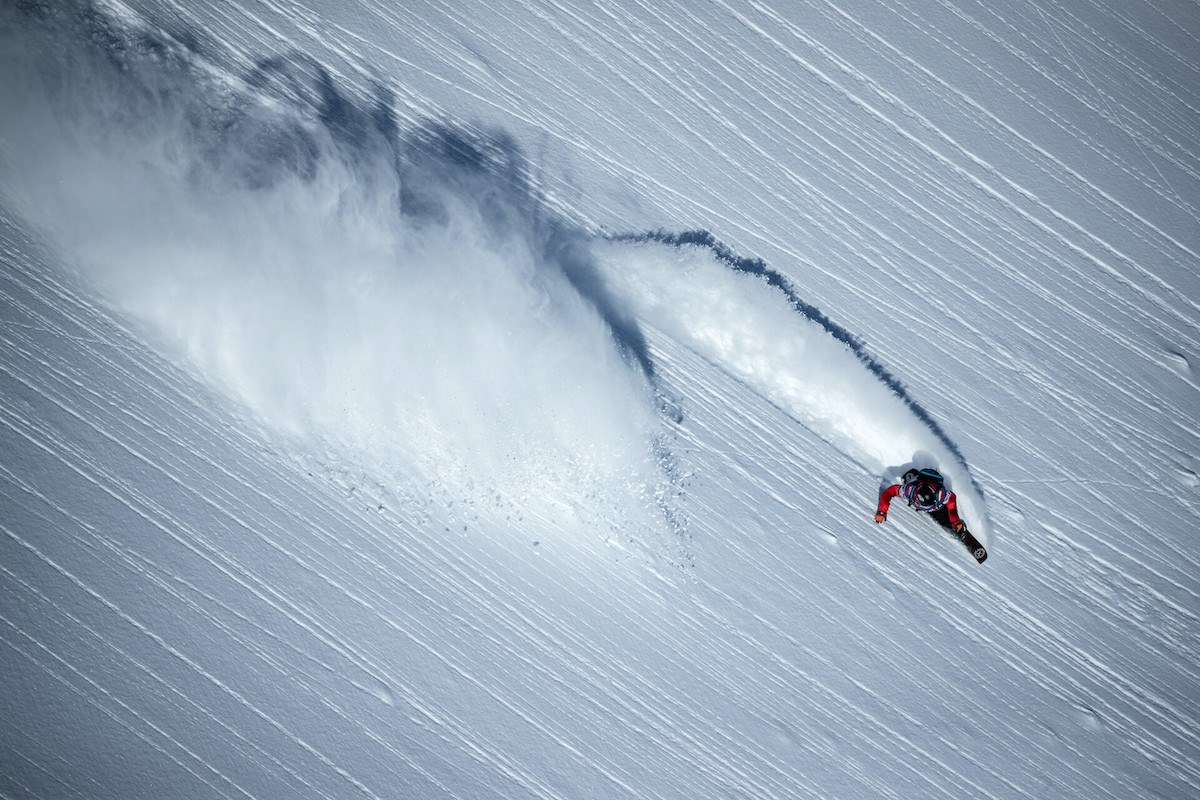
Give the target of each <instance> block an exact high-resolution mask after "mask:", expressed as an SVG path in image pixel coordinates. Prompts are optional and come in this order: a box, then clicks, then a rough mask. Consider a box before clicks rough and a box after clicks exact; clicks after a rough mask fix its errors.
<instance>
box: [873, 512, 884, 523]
mask: <svg viewBox="0 0 1200 800" xmlns="http://www.w3.org/2000/svg"><path fill="white" fill-rule="evenodd" d="M885 519H887V514H884V513H883V512H882V511H881V512H879V513H878V514H876V515H875V521H876V522H883V521H884V520H885Z"/></svg>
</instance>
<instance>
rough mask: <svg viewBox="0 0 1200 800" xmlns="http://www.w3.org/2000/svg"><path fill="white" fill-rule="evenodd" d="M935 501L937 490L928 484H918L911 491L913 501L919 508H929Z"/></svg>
mask: <svg viewBox="0 0 1200 800" xmlns="http://www.w3.org/2000/svg"><path fill="white" fill-rule="evenodd" d="M936 500H937V490H935V489H934V488H933V486H931V485H930V484H928V483H919V484H917V488H916V489H914V490H913V501H914V502H916V504H917V505H919V506H931V505H933V504H934V502H936Z"/></svg>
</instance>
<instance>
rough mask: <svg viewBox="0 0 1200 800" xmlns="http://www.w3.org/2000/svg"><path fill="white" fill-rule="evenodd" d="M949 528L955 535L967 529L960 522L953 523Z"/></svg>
mask: <svg viewBox="0 0 1200 800" xmlns="http://www.w3.org/2000/svg"><path fill="white" fill-rule="evenodd" d="M950 527H951V528H953V529H954V532H955V533H962V532H963V531H965V530H966V529H967V526H966V524H965V523H963V522H962V521H961V520H960V521H958V522H956V523H954V524H953V525H951V526H950Z"/></svg>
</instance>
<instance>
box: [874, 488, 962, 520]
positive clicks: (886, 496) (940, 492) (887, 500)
mask: <svg viewBox="0 0 1200 800" xmlns="http://www.w3.org/2000/svg"><path fill="white" fill-rule="evenodd" d="M918 483H919V481H910V482H909V483H905V484H895V483H894V484H892V485H891V486H889V487H888V488H886V489H884V490H883V493H882V494H880V495H879V508H878V509H877V510H876V512H875V513H876V514H887V512H888V508H890V507H891V505H892V498H894V497H896V496H897V495H899V496H901V497H903V498H904V499H905V500H908V501H909V503H910V504H911V503H912V499H913V497H912V496H913V492H914V491H915V490H916V488H917V484H918ZM913 508H915V509H917V510H918V511H925V512H927V513H930V512H934V511H937V510H938V509H939V508H944V509H946V517H947V518H948V519H949V520H950V524H951V525H954V526H957V525H960V524H961V523H962V519H961V518H960V517H959V516H958V504H957V503H956V502H955V500H954V492H952V491H950V490H949V489H946V488H945V487H937V499H936V500H934V503H933V505H932V506H929V507H928V508H925V507H922V506H916V505H914V506H913Z"/></svg>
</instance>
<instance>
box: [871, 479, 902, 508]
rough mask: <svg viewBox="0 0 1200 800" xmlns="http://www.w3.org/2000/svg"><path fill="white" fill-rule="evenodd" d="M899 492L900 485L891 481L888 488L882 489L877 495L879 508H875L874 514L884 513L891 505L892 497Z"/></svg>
mask: <svg viewBox="0 0 1200 800" xmlns="http://www.w3.org/2000/svg"><path fill="white" fill-rule="evenodd" d="M898 494H900V485H899V484H896V483H893V484H892V485H891V486H889V487H888V488H886V489H884V490H883V491H882V492H881V493H880V495H879V508H877V509H876V510H875V513H876V514H886V513H887V512H888V508H889V507H891V505H892V498H893V497H895V496H896V495H898Z"/></svg>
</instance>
